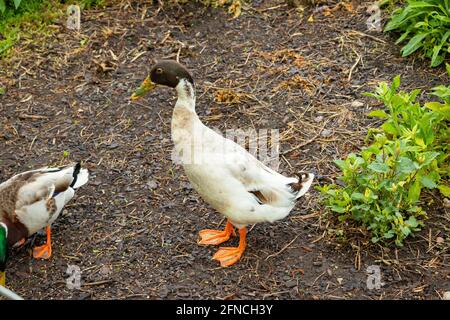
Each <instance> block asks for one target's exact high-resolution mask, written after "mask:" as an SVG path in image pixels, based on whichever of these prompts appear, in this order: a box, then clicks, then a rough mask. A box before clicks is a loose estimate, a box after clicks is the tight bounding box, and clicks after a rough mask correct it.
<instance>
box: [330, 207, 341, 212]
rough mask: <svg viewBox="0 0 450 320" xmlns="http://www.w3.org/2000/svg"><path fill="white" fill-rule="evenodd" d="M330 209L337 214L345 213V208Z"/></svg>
mask: <svg viewBox="0 0 450 320" xmlns="http://www.w3.org/2000/svg"><path fill="white" fill-rule="evenodd" d="M330 209H331V210H333V211H334V212H337V213H344V212H345V208H343V207H339V206H330Z"/></svg>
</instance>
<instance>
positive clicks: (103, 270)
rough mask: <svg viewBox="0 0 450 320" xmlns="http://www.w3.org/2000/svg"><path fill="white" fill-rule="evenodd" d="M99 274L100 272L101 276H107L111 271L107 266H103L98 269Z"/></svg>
mask: <svg viewBox="0 0 450 320" xmlns="http://www.w3.org/2000/svg"><path fill="white" fill-rule="evenodd" d="M99 272H100V273H101V274H102V275H107V274H109V273H110V272H111V270H110V269H109V267H108V266H106V265H104V266H102V267H101V268H100V270H99Z"/></svg>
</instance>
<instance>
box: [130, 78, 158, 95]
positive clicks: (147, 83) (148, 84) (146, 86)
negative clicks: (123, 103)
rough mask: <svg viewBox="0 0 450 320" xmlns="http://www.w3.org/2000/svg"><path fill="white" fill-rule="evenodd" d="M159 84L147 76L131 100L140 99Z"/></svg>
mask: <svg viewBox="0 0 450 320" xmlns="http://www.w3.org/2000/svg"><path fill="white" fill-rule="evenodd" d="M156 86H157V84H156V83H153V82H152V80H150V77H147V78H145V80H144V82H142V84H141V85H140V86H139V88H137V89H136V90H135V91H134V93H133V94H132V95H131V97H130V99H131V100H138V99H140V98H142V97H143V96H145V95H146V94H147V93H149V92H150V91H152V90H153V89H155V88H156Z"/></svg>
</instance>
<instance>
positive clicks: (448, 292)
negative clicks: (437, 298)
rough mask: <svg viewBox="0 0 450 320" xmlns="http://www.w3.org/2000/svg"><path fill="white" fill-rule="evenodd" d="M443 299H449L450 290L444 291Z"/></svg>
mask: <svg viewBox="0 0 450 320" xmlns="http://www.w3.org/2000/svg"><path fill="white" fill-rule="evenodd" d="M442 299H443V300H450V291H445V292H444V295H443V296H442Z"/></svg>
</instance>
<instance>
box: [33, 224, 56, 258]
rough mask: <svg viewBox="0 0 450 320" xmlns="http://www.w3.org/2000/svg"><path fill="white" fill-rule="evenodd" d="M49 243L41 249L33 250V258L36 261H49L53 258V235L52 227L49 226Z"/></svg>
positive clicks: (47, 228)
mask: <svg viewBox="0 0 450 320" xmlns="http://www.w3.org/2000/svg"><path fill="white" fill-rule="evenodd" d="M45 231H46V232H47V242H46V243H45V244H44V245H42V246H39V247H35V248H34V249H33V257H34V258H36V259H49V258H50V257H51V256H52V235H51V229H50V226H47V227H46V229H45Z"/></svg>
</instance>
